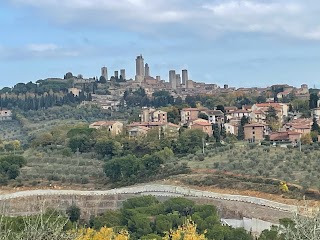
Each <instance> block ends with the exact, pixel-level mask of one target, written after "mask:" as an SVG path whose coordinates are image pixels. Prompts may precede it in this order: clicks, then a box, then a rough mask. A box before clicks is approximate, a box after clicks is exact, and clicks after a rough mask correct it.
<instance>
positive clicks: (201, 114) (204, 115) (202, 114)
mask: <svg viewBox="0 0 320 240" xmlns="http://www.w3.org/2000/svg"><path fill="white" fill-rule="evenodd" d="M198 118H201V119H204V120H209V117H208V115H207V114H205V113H202V112H200V113H199V114H198Z"/></svg>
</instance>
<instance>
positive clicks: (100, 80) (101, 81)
mask: <svg viewBox="0 0 320 240" xmlns="http://www.w3.org/2000/svg"><path fill="white" fill-rule="evenodd" d="M99 83H107V79H106V78H105V77H104V76H100V78H99Z"/></svg>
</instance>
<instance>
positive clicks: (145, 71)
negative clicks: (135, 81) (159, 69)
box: [144, 63, 150, 77]
mask: <svg viewBox="0 0 320 240" xmlns="http://www.w3.org/2000/svg"><path fill="white" fill-rule="evenodd" d="M144 76H145V77H150V68H149V64H148V63H146V65H144Z"/></svg>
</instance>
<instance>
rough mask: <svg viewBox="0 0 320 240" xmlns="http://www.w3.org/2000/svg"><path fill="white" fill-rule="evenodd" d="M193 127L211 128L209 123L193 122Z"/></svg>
mask: <svg viewBox="0 0 320 240" xmlns="http://www.w3.org/2000/svg"><path fill="white" fill-rule="evenodd" d="M193 125H199V126H204V127H207V126H212V125H211V123H209V122H195V123H194V124H193Z"/></svg>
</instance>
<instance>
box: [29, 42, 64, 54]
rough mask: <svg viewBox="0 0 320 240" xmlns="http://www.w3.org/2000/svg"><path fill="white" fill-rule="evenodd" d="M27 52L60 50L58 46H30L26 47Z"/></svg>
mask: <svg viewBox="0 0 320 240" xmlns="http://www.w3.org/2000/svg"><path fill="white" fill-rule="evenodd" d="M26 50H27V51H30V52H38V53H43V52H53V51H56V50H58V46H57V45H55V44H29V45H27V46H26Z"/></svg>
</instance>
